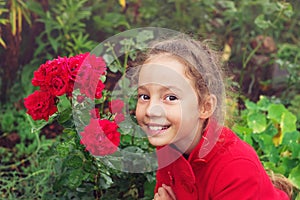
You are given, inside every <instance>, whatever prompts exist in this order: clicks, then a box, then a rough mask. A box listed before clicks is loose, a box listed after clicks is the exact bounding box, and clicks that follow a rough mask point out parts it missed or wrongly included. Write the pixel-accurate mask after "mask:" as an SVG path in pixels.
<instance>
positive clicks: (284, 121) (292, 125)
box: [280, 110, 297, 134]
mask: <svg viewBox="0 0 300 200" xmlns="http://www.w3.org/2000/svg"><path fill="white" fill-rule="evenodd" d="M296 121H297V117H296V116H295V115H294V114H293V113H291V112H290V111H288V110H286V111H285V112H284V113H283V115H282V116H281V121H280V126H281V129H282V134H285V133H287V132H292V131H295V130H296Z"/></svg>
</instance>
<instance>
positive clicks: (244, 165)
mask: <svg viewBox="0 0 300 200" xmlns="http://www.w3.org/2000/svg"><path fill="white" fill-rule="evenodd" d="M207 132H208V131H207V130H206V131H205V132H204V133H203V136H202V138H201V140H200V142H199V144H198V145H197V146H196V147H195V149H194V150H193V151H192V153H191V154H190V155H189V157H188V159H186V158H184V157H183V156H182V155H181V154H180V152H178V151H177V150H175V149H174V148H172V147H171V146H164V147H160V148H157V158H158V166H159V167H160V166H166V165H167V166H166V167H163V168H159V169H158V171H157V175H156V178H157V182H156V188H155V192H157V189H158V188H159V187H161V185H162V184H163V183H164V184H166V185H169V186H171V187H172V189H173V191H174V193H175V195H176V197H177V200H198V199H199V200H210V199H212V200H236V199H239V200H244V199H251V200H252V199H261V200H277V199H278V200H288V199H289V198H288V196H287V194H286V193H285V192H283V191H281V190H279V189H277V188H275V187H274V186H273V184H272V182H271V181H270V179H269V177H268V175H267V173H266V172H265V170H264V168H263V166H262V164H261V162H260V161H259V158H258V156H257V154H256V152H255V151H254V149H253V148H252V147H251V146H250V145H248V144H247V143H245V142H244V141H242V140H241V139H239V138H238V137H237V136H236V135H235V134H234V133H233V132H232V131H231V130H230V129H228V128H222V129H221V134H220V136H219V137H216V138H218V140H217V141H216V142H215V145H214V144H212V145H210V146H212V147H211V148H210V147H209V142H207V141H209V139H212V138H213V137H211V135H209V133H207ZM204 138H208V140H206V139H204ZM212 143H213V142H212ZM210 149H212V150H210ZM202 155H205V156H202ZM177 158H178V159H177ZM172 159H173V160H172ZM170 161H172V162H170Z"/></svg>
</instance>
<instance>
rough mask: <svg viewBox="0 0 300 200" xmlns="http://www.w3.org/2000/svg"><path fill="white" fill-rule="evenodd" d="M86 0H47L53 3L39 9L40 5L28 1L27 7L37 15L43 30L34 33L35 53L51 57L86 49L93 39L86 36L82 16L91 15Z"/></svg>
mask: <svg viewBox="0 0 300 200" xmlns="http://www.w3.org/2000/svg"><path fill="white" fill-rule="evenodd" d="M86 2H87V0H63V1H55V0H53V1H52V2H50V3H51V4H52V5H54V6H53V7H51V8H50V10H49V11H46V12H43V11H42V10H43V9H42V8H41V5H40V4H39V3H37V2H34V1H30V2H29V5H30V6H29V8H30V9H31V10H32V12H35V13H36V14H37V15H39V17H40V18H39V20H38V21H40V22H42V23H43V24H44V25H45V30H44V31H43V32H42V33H41V34H40V35H39V36H38V37H37V39H36V42H37V43H38V48H37V49H36V51H35V57H38V56H43V58H46V59H51V58H53V55H59V56H69V55H75V54H79V53H83V52H87V51H90V50H91V49H93V48H94V47H95V43H94V42H92V41H91V40H89V39H88V37H89V34H88V33H84V32H85V27H86V25H85V23H84V20H87V19H88V18H89V17H90V16H91V7H90V6H86Z"/></svg>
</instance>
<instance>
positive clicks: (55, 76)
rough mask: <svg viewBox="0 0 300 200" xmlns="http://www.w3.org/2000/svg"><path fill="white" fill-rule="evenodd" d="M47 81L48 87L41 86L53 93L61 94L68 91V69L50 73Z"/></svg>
mask: <svg viewBox="0 0 300 200" xmlns="http://www.w3.org/2000/svg"><path fill="white" fill-rule="evenodd" d="M45 81H46V82H47V86H46V88H43V87H41V89H45V90H49V91H50V92H51V94H52V95H54V96H61V95H63V94H65V93H66V92H67V89H68V85H69V78H68V74H67V72H66V71H61V72H58V71H55V72H52V73H49V74H48V76H47V77H46V79H45Z"/></svg>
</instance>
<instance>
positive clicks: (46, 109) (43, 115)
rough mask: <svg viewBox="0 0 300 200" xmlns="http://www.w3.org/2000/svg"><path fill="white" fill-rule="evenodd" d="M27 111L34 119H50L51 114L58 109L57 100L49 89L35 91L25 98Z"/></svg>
mask: <svg viewBox="0 0 300 200" xmlns="http://www.w3.org/2000/svg"><path fill="white" fill-rule="evenodd" d="M24 104H25V107H26V108H27V109H28V111H27V113H28V114H29V115H30V116H31V117H32V119H33V120H39V119H44V120H46V121H48V119H49V116H51V115H53V114H54V113H55V112H56V111H57V107H56V104H55V100H54V98H53V97H52V95H51V94H50V92H48V91H35V92H34V93H33V94H31V95H30V96H29V97H27V98H25V102H24Z"/></svg>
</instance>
